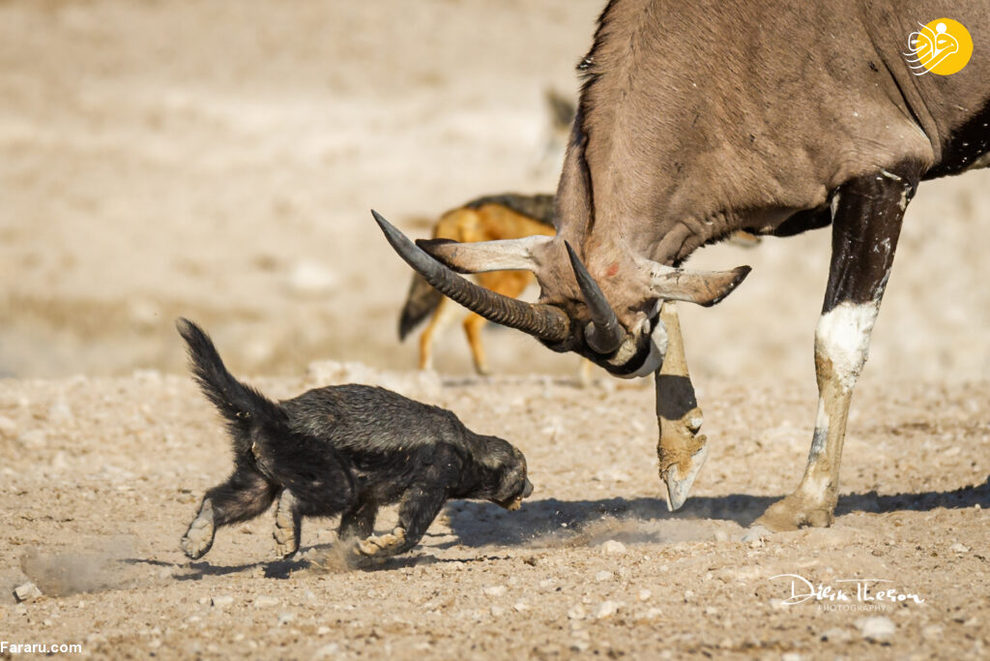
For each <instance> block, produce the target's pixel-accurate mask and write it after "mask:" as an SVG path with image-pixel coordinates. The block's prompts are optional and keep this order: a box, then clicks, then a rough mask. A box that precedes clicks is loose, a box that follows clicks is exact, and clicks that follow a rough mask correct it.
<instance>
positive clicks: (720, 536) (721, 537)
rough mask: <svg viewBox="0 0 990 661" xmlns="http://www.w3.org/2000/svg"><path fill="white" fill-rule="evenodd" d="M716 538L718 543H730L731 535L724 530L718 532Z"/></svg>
mask: <svg viewBox="0 0 990 661" xmlns="http://www.w3.org/2000/svg"><path fill="white" fill-rule="evenodd" d="M714 537H715V541H716V542H727V541H729V533H727V532H725V531H724V530H716V531H715V535H714Z"/></svg>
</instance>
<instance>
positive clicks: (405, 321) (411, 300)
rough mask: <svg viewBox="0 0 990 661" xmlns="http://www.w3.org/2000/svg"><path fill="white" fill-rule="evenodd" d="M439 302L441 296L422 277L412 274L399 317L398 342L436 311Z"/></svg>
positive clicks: (441, 298)
mask: <svg viewBox="0 0 990 661" xmlns="http://www.w3.org/2000/svg"><path fill="white" fill-rule="evenodd" d="M441 300H443V294H441V293H440V292H438V291H437V290H436V289H434V288H433V287H432V286H431V285H430V283H428V282H427V281H426V280H424V279H423V276H421V275H419V274H418V273H416V274H414V275H413V277H412V282H410V283H409V295H408V296H406V304H405V305H403V306H402V314H401V315H400V316H399V340H404V339H406V335H409V333H410V332H412V330H413V329H414V328H416V326H418V325H419V324H420V323H422V321H423V320H424V319H426V318H427V317H428V316H430V314H432V313H433V311H434V310H436V309H437V306H438V305H440V301H441Z"/></svg>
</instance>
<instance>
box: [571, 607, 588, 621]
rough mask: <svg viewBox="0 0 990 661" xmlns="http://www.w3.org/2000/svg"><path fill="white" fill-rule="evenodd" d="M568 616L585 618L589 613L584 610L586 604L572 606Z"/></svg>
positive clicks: (579, 618)
mask: <svg viewBox="0 0 990 661" xmlns="http://www.w3.org/2000/svg"><path fill="white" fill-rule="evenodd" d="M567 617H568V618H570V619H572V620H583V619H584V618H585V617H587V613H586V612H585V610H584V606H582V605H581V604H577V605H575V606H572V607H571V609H570V610H569V611H567Z"/></svg>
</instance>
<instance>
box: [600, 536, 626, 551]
mask: <svg viewBox="0 0 990 661" xmlns="http://www.w3.org/2000/svg"><path fill="white" fill-rule="evenodd" d="M602 552H603V553H605V554H607V555H621V554H623V553H625V552H626V545H625V544H623V543H622V542H620V541H617V540H614V539H610V540H608V541H607V542H605V543H604V544H602Z"/></svg>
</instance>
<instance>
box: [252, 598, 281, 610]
mask: <svg viewBox="0 0 990 661" xmlns="http://www.w3.org/2000/svg"><path fill="white" fill-rule="evenodd" d="M278 604H279V600H278V599H276V598H275V597H257V598H255V600H254V607H255V608H271V607H272V606H278Z"/></svg>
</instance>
